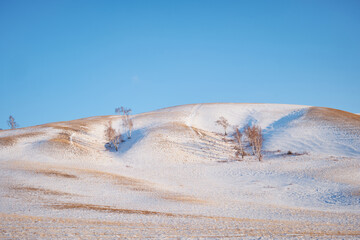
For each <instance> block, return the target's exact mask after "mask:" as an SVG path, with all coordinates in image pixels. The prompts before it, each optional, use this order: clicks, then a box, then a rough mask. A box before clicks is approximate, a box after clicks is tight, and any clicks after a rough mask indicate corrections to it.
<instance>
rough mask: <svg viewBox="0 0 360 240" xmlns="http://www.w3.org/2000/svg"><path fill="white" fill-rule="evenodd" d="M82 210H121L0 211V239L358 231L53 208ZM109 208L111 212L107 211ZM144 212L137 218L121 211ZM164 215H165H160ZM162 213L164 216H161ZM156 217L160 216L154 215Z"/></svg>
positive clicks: (324, 235)
mask: <svg viewBox="0 0 360 240" xmlns="http://www.w3.org/2000/svg"><path fill="white" fill-rule="evenodd" d="M63 209H68V210H69V209H82V210H91V211H100V212H104V213H112V214H119V215H125V217H124V218H122V219H124V220H122V221H102V220H97V219H86V218H78V219H75V218H55V217H38V216H26V215H16V214H4V213H0V217H1V219H2V221H0V238H21V239H24V238H26V239H28V238H58V239H59V238H83V239H84V238H85V239H99V238H102V239H114V238H178V237H183V238H246V239H253V238H260V237H261V238H266V239H279V238H281V239H284V238H295V239H298V238H305V239H330V238H331V239H356V238H358V237H359V236H360V232H359V231H356V230H351V229H349V228H348V227H347V226H344V225H332V224H330V225H329V224H318V223H310V222H301V221H293V222H289V221H273V220H256V219H223V218H217V217H211V218H206V217H202V216H201V217H196V216H195V217H191V216H187V215H185V216H184V215H180V216H179V215H176V214H175V215H174V214H172V213H160V215H159V213H158V212H153V211H143V210H129V209H116V208H115V209H113V208H111V207H108V206H96V205H95V206H93V205H90V206H89V205H66V206H65V208H64V206H57V210H63ZM113 211H114V212H113ZM129 214H137V215H142V216H146V217H143V218H141V219H138V218H136V219H132V218H126V215H129ZM164 214H165V215H164ZM163 218H164V219H163ZM159 219H162V220H159Z"/></svg>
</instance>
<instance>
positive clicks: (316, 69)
mask: <svg viewBox="0 0 360 240" xmlns="http://www.w3.org/2000/svg"><path fill="white" fill-rule="evenodd" d="M359 90H360V1H357V0H354V1H350V0H337V1H332V0H323V1H321V0H311V1H307V0H298V1H296V0H292V1H288V0H283V1H276V0H274V1H268V0H266V1H257V0H249V1H241V0H236V1H231V0H216V1H212V0H203V1H202V0H171V1H169V0H164V1H160V0H151V1H149V0H142V1H139V0H128V1H125V0H116V1H109V0H107V1H98V0H96V1H91V0H86V1H85V0H84V1H82V0H75V1H74V0H53V1H48V0H44V1H37V0H32V1H28V0H26V1H20V0H14V1H6V0H0V128H3V129H7V128H8V126H7V122H6V121H7V119H8V117H9V115H13V116H14V118H15V120H16V121H17V123H18V124H19V125H20V127H26V126H32V125H39V124H44V123H48V122H56V121H65V120H72V119H78V118H84V117H91V116H98V115H111V114H114V109H115V108H116V107H118V106H125V107H129V108H132V110H133V113H134V114H137V113H142V112H147V111H152V110H156V109H159V108H163V107H169V106H174V105H182V104H190V103H206V102H245V103H246V102H248V103H283V104H299V105H310V106H322V107H331V108H337V109H341V110H345V111H349V112H354V113H360V94H359Z"/></svg>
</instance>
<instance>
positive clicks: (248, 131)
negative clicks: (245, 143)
mask: <svg viewBox="0 0 360 240" xmlns="http://www.w3.org/2000/svg"><path fill="white" fill-rule="evenodd" d="M245 135H246V137H247V139H248V140H249V143H250V146H251V148H252V152H253V155H255V156H256V157H257V158H258V159H259V161H261V160H262V158H263V155H262V146H263V134H262V131H261V127H260V126H257V125H254V126H252V127H250V126H247V127H246V128H245Z"/></svg>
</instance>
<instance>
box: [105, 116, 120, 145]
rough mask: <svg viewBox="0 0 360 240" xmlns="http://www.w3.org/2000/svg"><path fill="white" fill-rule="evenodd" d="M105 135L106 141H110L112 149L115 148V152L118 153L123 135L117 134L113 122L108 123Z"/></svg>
mask: <svg viewBox="0 0 360 240" xmlns="http://www.w3.org/2000/svg"><path fill="white" fill-rule="evenodd" d="M104 133H105V138H106V141H108V143H109V144H110V146H111V147H114V148H115V150H116V151H118V150H119V145H120V142H121V134H120V133H119V132H116V130H115V129H114V128H113V127H112V122H111V121H109V122H108V123H107V125H106V128H105V132H104Z"/></svg>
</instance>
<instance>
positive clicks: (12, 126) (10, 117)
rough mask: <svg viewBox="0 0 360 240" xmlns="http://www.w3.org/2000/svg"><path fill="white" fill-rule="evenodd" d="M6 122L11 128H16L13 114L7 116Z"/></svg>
mask: <svg viewBox="0 0 360 240" xmlns="http://www.w3.org/2000/svg"><path fill="white" fill-rule="evenodd" d="M7 124H8V125H9V127H10V128H11V129H15V128H17V127H18V126H19V125H18V124H17V123H16V122H15V118H14V117H13V116H11V115H10V116H9V120H7Z"/></svg>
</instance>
